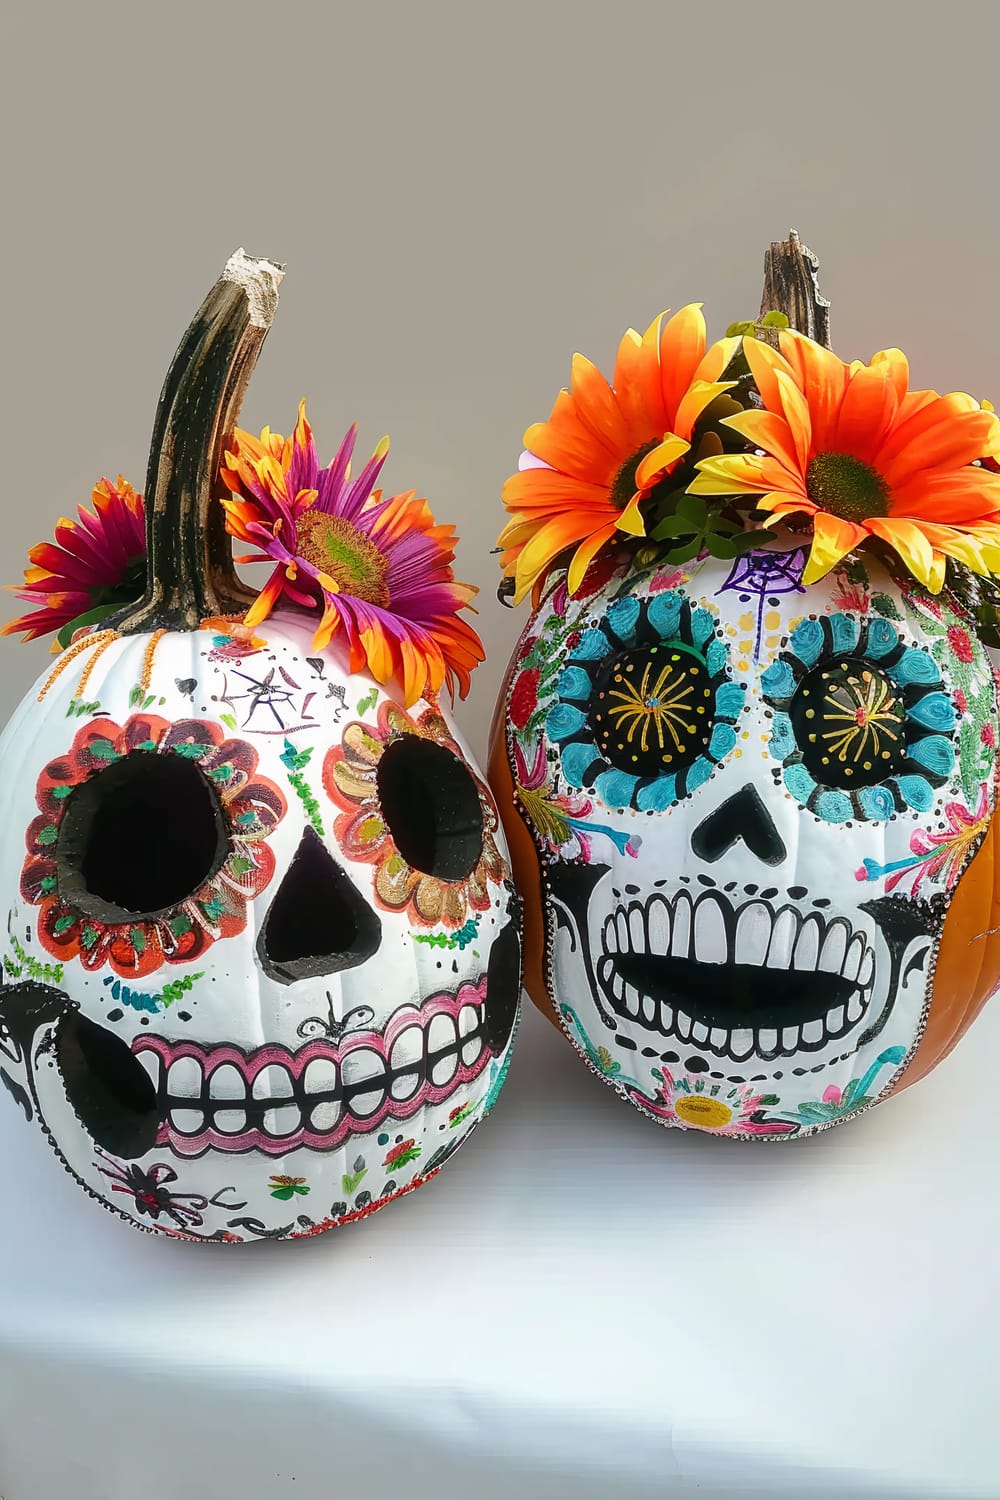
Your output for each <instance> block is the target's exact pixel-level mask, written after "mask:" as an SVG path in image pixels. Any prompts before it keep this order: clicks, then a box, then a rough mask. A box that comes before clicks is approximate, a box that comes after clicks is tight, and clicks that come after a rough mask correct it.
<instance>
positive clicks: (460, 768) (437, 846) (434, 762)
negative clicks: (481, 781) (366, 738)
mask: <svg viewBox="0 0 1000 1500" xmlns="http://www.w3.org/2000/svg"><path fill="white" fill-rule="evenodd" d="M377 782H378V795H379V801H380V803H381V805H382V816H383V818H384V819H385V823H386V826H387V828H388V829H389V832H390V834H391V835H392V839H393V842H394V843H395V845H396V848H397V849H398V850H399V852H400V854H401V855H402V856H403V858H404V859H405V860H406V862H407V864H408V865H411V866H412V868H413V869H415V870H420V871H421V873H422V874H424V875H435V876H437V878H438V879H439V880H462V879H464V878H465V876H466V875H468V874H470V873H471V872H472V871H473V870H474V869H475V868H476V866H477V865H478V863H479V861H480V859H481V858H482V853H483V809H482V804H481V802H480V800H479V788H478V787H477V786H476V783H475V782H474V781H473V779H472V776H471V774H470V772H469V770H468V768H467V767H466V766H464V765H463V764H462V762H461V761H460V760H459V759H458V756H457V755H453V754H452V752H451V751H450V750H447V749H445V747H444V745H436V744H435V743H434V741H433V740H425V739H421V738H419V737H418V736H417V735H415V734H404V735H400V737H399V739H397V740H395V741H393V743H392V744H391V745H390V746H389V747H388V748H387V749H386V751H385V752H384V754H383V756H382V758H381V760H380V761H379V763H378V772H377Z"/></svg>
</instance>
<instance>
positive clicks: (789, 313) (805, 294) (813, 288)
mask: <svg viewBox="0 0 1000 1500" xmlns="http://www.w3.org/2000/svg"><path fill="white" fill-rule="evenodd" d="M769 312H781V313H784V314H785V317H786V318H787V319H788V321H789V323H790V324H791V326H792V327H793V328H794V329H796V330H797V332H799V333H804V334H805V335H806V336H807V337H808V338H811V339H814V340H815V341H816V343H817V344H822V345H823V348H824V349H829V347H830V303H829V300H828V299H827V298H826V297H823V296H821V294H820V290H819V258H818V256H816V255H814V254H813V252H812V251H811V250H810V249H809V247H808V246H807V245H803V243H802V241H801V240H800V239H799V237H798V235H797V234H796V232H795V230H794V229H792V230H790V231H789V235H788V238H787V240H776V241H775V242H774V243H772V244H771V245H769V246H768V248H767V249H766V250H765V251H764V294H763V296H762V297H761V301H760V314H759V316H760V317H761V318H763V316H764V314H765V313H769ZM767 337H768V340H769V342H771V343H773V344H775V345H776V344H777V342H778V338H777V333H776V332H771V331H770V330H769V331H768V335H767Z"/></svg>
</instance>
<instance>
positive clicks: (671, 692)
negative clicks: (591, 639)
mask: <svg viewBox="0 0 1000 1500" xmlns="http://www.w3.org/2000/svg"><path fill="white" fill-rule="evenodd" d="M712 704H713V693H712V688H711V685H710V681H709V674H708V670H707V668H706V666H705V662H704V661H703V660H702V658H701V657H699V656H697V655H696V654H695V653H694V652H692V651H689V650H686V649H684V648H683V647H679V646H675V645H674V644H672V643H671V642H666V643H664V644H662V645H657V646H645V647H640V648H639V649H637V650H633V651H625V652H622V653H620V654H619V655H618V656H617V657H615V659H614V661H613V662H611V664H610V666H609V669H608V670H607V672H606V673H605V674H604V679H603V681H601V682H600V683H598V684H597V693H596V703H595V706H594V709H593V711H592V713H591V725H592V727H593V730H594V734H595V736H596V741H597V746H598V748H599V749H600V751H601V753H602V755H604V756H605V757H606V758H607V760H608V761H610V762H611V764H612V765H615V766H618V767H620V768H621V769H622V770H625V771H631V772H633V773H635V774H639V775H655V774H657V773H658V772H669V771H676V770H679V769H681V768H682V767H683V766H687V765H690V764H691V763H692V762H693V761H694V760H695V759H696V758H697V756H699V755H701V754H702V753H703V751H704V750H705V747H706V746H707V745H708V742H709V740H710V738H711V733H712Z"/></svg>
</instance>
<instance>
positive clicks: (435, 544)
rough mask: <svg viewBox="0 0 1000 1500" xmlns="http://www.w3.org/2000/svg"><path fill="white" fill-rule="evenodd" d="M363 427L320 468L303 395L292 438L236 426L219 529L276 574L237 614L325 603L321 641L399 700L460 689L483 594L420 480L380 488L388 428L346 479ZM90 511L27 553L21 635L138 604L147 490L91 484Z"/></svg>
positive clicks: (92, 622) (477, 647)
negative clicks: (339, 647)
mask: <svg viewBox="0 0 1000 1500" xmlns="http://www.w3.org/2000/svg"><path fill="white" fill-rule="evenodd" d="M356 438H357V427H356V426H354V427H351V428H350V430H349V431H348V433H347V435H346V437H345V438H344V440H343V442H342V443H341V444H340V447H339V448H338V449H337V452H336V454H335V456H334V458H333V460H332V462H331V463H330V464H329V465H328V466H327V467H326V468H321V467H320V464H319V460H318V458H317V455H316V447H315V444H314V442H313V436H312V429H311V427H310V425H309V423H308V421H307V420H306V413H305V401H302V402H301V403H300V404H299V413H298V420H297V422H296V424H295V431H294V433H293V434H292V436H291V437H288V438H284V437H282V436H280V435H279V434H278V433H275V432H272V431H271V430H270V428H268V427H265V428H264V430H263V431H262V432H261V434H260V437H259V438H255V437H254V436H253V435H252V434H251V433H249V432H245V431H243V429H242V428H236V429H235V430H234V432H233V434H232V438H231V441H230V444H229V447H228V449H227V451H226V452H225V453H224V455H223V467H222V471H221V474H220V478H221V480H222V483H223V484H224V485H225V487H226V491H227V495H226V498H224V499H222V500H221V501H219V502H218V503H220V504H221V505H222V506H224V507H225V515H226V529H227V531H228V532H229V533H230V535H232V536H233V537H237V538H239V540H240V541H242V542H244V543H247V544H248V545H249V546H251V547H254V548H255V549H256V550H255V551H254V552H251V553H249V554H247V555H244V556H241V557H239V558H237V561H238V562H269V563H272V564H273V571H272V573H271V576H270V577H269V579H268V581H267V583H266V584H265V585H264V587H263V588H262V589H261V590H260V592H259V593H258V595H257V598H256V600H255V601H254V603H253V604H252V605H251V606H250V608H249V609H248V610H247V612H246V614H245V616H244V617H243V619H242V621H240V622H238V623H236V622H233V621H227V626H228V627H230V628H235V629H237V630H240V631H243V632H250V633H252V631H253V629H254V627H256V626H258V625H260V623H261V622H262V621H263V620H264V619H266V618H267V616H268V615H269V614H270V613H271V611H272V609H274V607H275V605H276V604H278V602H279V601H280V600H282V599H285V600H287V601H289V602H290V603H291V604H293V605H295V606H299V607H301V608H303V609H307V610H311V611H313V612H314V613H316V612H319V623H318V624H317V626H316V631H315V635H314V645H315V647H316V649H317V650H320V649H322V648H323V647H324V646H326V645H328V644H329V642H330V641H331V640H332V639H333V638H334V636H337V635H339V636H340V637H341V638H342V639H343V641H344V643H345V645H346V646H347V649H348V652H349V665H350V670H351V671H352V672H358V671H363V670H366V671H368V672H369V673H370V674H371V676H372V677H374V678H375V680H376V681H377V682H380V683H383V684H384V683H387V682H389V681H390V680H391V679H393V678H396V679H397V680H398V681H399V682H400V683H401V684H402V687H403V694H404V697H405V700H406V706H407V707H409V706H410V705H411V704H413V703H414V702H416V700H417V699H418V698H420V697H422V696H424V695H425V694H426V693H436V692H438V691H439V689H440V688H441V686H442V685H443V684H444V683H447V685H448V687H449V688H450V689H451V690H452V692H454V691H455V689H456V687H457V690H458V692H459V694H460V696H462V697H463V698H464V697H465V695H466V693H467V692H468V690H469V685H470V673H471V671H472V669H473V668H474V667H475V666H477V665H478V663H479V662H481V661H482V660H483V658H484V652H483V646H482V642H481V641H480V639H479V636H478V635H477V634H476V632H475V630H473V628H472V626H471V625H469V624H467V623H466V621H465V620H463V619H460V618H459V611H460V610H462V609H466V608H469V607H470V604H471V601H472V599H473V598H474V597H475V595H476V593H477V592H478V591H477V590H476V589H475V588H474V587H473V586H472V585H471V584H465V583H458V582H457V581H456V579H455V576H454V573H453V571H452V567H451V564H452V561H453V559H454V556H455V541H456V537H455V529H454V527H453V526H439V525H437V524H436V523H435V520H434V516H433V515H432V513H431V509H430V506H429V505H428V503H427V501H426V500H423V499H420V498H418V497H417V494H416V491H414V490H410V491H408V492H407V493H405V494H398V495H392V496H390V497H388V498H383V494H382V491H381V490H378V489H375V487H374V486H375V481H376V480H377V479H378V477H379V474H380V473H381V470H382V467H383V465H384V463H385V460H386V456H387V454H388V451H389V439H388V438H383V439H382V441H381V442H380V443H379V444H378V445H377V447H376V448H375V451H374V453H373V454H372V456H371V458H370V459H369V460H368V462H367V463H366V464H365V465H364V467H363V468H362V469H361V471H360V473H358V475H357V477H356V478H352V474H351V460H352V455H353V451H354V445H355V441H356ZM92 502H93V507H94V508H93V511H90V510H88V509H86V507H84V506H82V505H81V506H79V507H78V519H77V520H75V521H74V520H68V519H66V518H65V517H64V518H63V519H62V520H60V521H59V522H58V524H57V526H56V531H55V542H54V543H53V542H40V543H39V544H38V545H37V546H35V547H32V548H31V550H30V552H29V554H28V556H29V560H30V563H31V566H30V567H29V568H26V569H25V574H24V583H23V585H8V587H9V588H10V589H11V591H12V592H13V593H15V594H16V595H17V596H18V598H20V599H22V600H24V601H26V602H27V603H29V604H31V605H33V606H34V609H33V610H32V611H31V612H29V613H28V614H25V615H22V616H20V617H19V618H18V619H16V620H11V621H9V622H8V623H7V624H5V625H3V626H2V627H0V635H12V634H15V633H17V632H22V633H23V637H24V639H25V640H33V639H35V638H36V637H38V636H44V635H48V634H50V633H51V632H56V640H55V643H54V647H53V649H54V650H61V649H62V648H63V647H65V646H68V645H69V643H70V641H71V640H72V639H73V637H74V636H75V635H76V634H77V632H78V631H80V630H85V629H89V628H91V627H94V626H96V625H98V624H99V623H100V622H101V621H102V620H105V619H106V618H107V617H108V616H109V615H111V614H113V613H114V612H115V611H117V610H118V609H120V608H122V607H123V606H127V605H129V604H132V603H134V602H135V601H136V600H137V599H138V598H139V597H140V596H141V595H142V592H143V588H144V586H145V581H146V525H145V514H144V505H143V498H142V496H141V495H138V494H136V492H135V491H134V490H133V488H132V486H131V485H130V484H128V483H127V481H126V480H124V479H123V478H122V477H121V476H120V475H119V477H118V480H117V483H115V484H112V483H111V481H110V480H108V479H102V480H101V481H100V482H99V484H98V485H97V486H96V488H95V489H94V491H93V497H92Z"/></svg>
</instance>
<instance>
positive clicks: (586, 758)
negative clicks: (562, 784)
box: [562, 742, 597, 788]
mask: <svg viewBox="0 0 1000 1500" xmlns="http://www.w3.org/2000/svg"><path fill="white" fill-rule="evenodd" d="M595 760H597V752H596V751H595V749H594V746H593V743H592V742H591V743H585V742H582V743H577V744H574V745H564V746H563V751H562V772H563V775H564V776H565V778H566V780H567V782H568V783H569V785H570V786H572V787H577V788H580V787H584V786H586V784H587V773H588V771H589V770H590V768H591V766H592V765H593V764H594V762H595Z"/></svg>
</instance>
